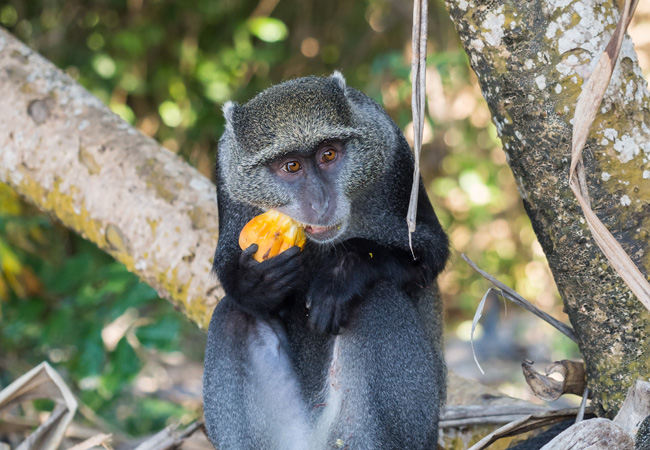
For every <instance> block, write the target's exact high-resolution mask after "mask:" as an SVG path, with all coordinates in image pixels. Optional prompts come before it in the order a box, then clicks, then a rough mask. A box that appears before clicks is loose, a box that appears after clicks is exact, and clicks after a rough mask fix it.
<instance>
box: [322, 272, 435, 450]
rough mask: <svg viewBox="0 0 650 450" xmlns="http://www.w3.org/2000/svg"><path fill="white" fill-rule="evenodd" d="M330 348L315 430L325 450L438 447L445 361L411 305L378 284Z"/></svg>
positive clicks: (398, 293)
mask: <svg viewBox="0 0 650 450" xmlns="http://www.w3.org/2000/svg"><path fill="white" fill-rule="evenodd" d="M438 345H442V343H438ZM333 350H334V351H333V355H332V362H331V366H330V370H329V373H328V380H327V383H328V385H327V386H326V390H327V393H326V397H325V403H326V406H325V407H324V410H323V412H322V413H321V414H322V416H321V417H320V418H319V421H320V422H319V428H318V431H319V433H318V434H319V435H320V438H321V439H323V436H324V435H327V439H326V441H327V445H328V447H326V448H330V447H329V446H332V445H339V446H342V447H343V448H348V449H350V450H358V449H368V450H370V449H373V450H379V449H406V448H408V449H414V450H415V449H427V450H431V449H435V448H436V447H435V445H436V440H437V434H438V413H439V405H440V396H441V395H442V393H443V392H444V375H442V374H443V373H444V361H442V360H441V358H440V353H439V352H434V351H433V348H432V344H431V340H430V337H429V335H428V334H427V332H426V331H425V328H424V326H423V324H422V321H421V319H420V316H419V314H418V312H417V310H416V308H415V305H414V301H413V299H410V298H408V297H407V296H406V295H405V294H404V293H403V292H401V291H399V290H398V289H397V288H396V287H394V286H393V285H391V284H390V283H385V282H384V283H380V284H378V285H377V286H376V287H375V288H373V289H372V290H371V291H370V292H369V295H368V297H367V298H365V299H364V300H363V301H362V304H361V305H360V306H359V310H358V311H356V314H355V317H354V319H353V320H352V322H351V323H350V326H349V327H348V328H347V329H346V330H344V331H343V333H341V334H340V335H338V336H337V337H336V341H335V344H334V349H333ZM321 442H322V441H321ZM312 448H316V447H313V446H312ZM319 448H320V447H319ZM335 448H336V447H335Z"/></svg>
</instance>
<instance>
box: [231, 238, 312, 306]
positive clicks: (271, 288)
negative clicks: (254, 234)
mask: <svg viewBox="0 0 650 450" xmlns="http://www.w3.org/2000/svg"><path fill="white" fill-rule="evenodd" d="M256 251H257V244H253V245H251V246H250V247H248V248H247V249H246V250H244V251H243V252H242V253H241V256H240V257H239V267H238V270H237V273H236V278H235V279H236V282H235V283H234V292H228V294H229V295H231V296H232V297H233V298H234V299H235V307H237V308H239V309H241V310H242V311H244V312H247V313H248V314H251V315H253V316H254V317H261V318H267V317H269V316H270V315H271V314H273V313H275V312H277V311H278V310H280V308H281V307H282V305H283V303H284V301H285V300H286V299H287V298H288V297H289V296H290V295H291V294H292V293H293V292H294V291H295V290H296V289H297V288H298V287H299V286H300V279H301V270H300V269H301V263H300V261H301V259H300V247H291V248H290V249H289V250H286V251H284V252H282V253H280V254H279V255H277V256H274V257H273V258H269V259H267V260H266V261H263V262H261V263H260V262H257V261H255V260H254V259H253V254H254V253H255V252H256Z"/></svg>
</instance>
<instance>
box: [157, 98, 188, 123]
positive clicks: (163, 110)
mask: <svg viewBox="0 0 650 450" xmlns="http://www.w3.org/2000/svg"><path fill="white" fill-rule="evenodd" d="M158 113H159V114H160V118H161V119H162V121H163V122H164V123H165V125H167V126H168V127H172V128H173V127H177V126H179V125H180V124H181V122H182V121H183V114H182V112H181V109H180V108H179V107H178V105H177V104H176V103H174V102H172V101H170V100H166V101H164V102H162V103H161V104H160V106H159V107H158Z"/></svg>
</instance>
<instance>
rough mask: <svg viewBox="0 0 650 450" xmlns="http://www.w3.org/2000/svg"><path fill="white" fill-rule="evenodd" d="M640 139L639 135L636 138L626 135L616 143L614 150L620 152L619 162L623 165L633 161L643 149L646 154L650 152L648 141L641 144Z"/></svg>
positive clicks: (643, 140) (645, 140) (642, 141)
mask: <svg viewBox="0 0 650 450" xmlns="http://www.w3.org/2000/svg"><path fill="white" fill-rule="evenodd" d="M639 138H641V136H640V135H639V134H635V135H634V136H630V135H627V134H625V135H623V136H621V138H620V139H618V140H616V142H614V150H616V151H617V152H618V160H619V161H620V162H621V163H623V164H625V163H626V162H629V161H632V159H634V157H635V156H637V155H638V154H639V153H640V152H641V149H643V150H644V152H646V153H647V152H650V142H648V139H647V138H645V139H642V140H641V142H639V141H638V139H639ZM639 140H640V139H639Z"/></svg>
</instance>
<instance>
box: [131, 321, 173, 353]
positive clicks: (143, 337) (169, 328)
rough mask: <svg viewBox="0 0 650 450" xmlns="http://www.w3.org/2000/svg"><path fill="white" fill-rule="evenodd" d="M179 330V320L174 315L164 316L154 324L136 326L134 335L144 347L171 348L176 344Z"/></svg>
mask: <svg viewBox="0 0 650 450" xmlns="http://www.w3.org/2000/svg"><path fill="white" fill-rule="evenodd" d="M179 331H180V323H179V321H178V320H177V319H176V318H175V317H172V316H166V317H163V318H162V319H160V320H159V321H158V322H156V323H154V324H151V325H147V326H144V327H140V328H138V329H137V331H136V336H137V337H138V339H139V340H140V342H141V343H142V345H144V346H146V347H154V348H157V349H161V350H171V349H173V348H174V347H175V346H176V343H177V342H176V341H177V340H178V336H179Z"/></svg>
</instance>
